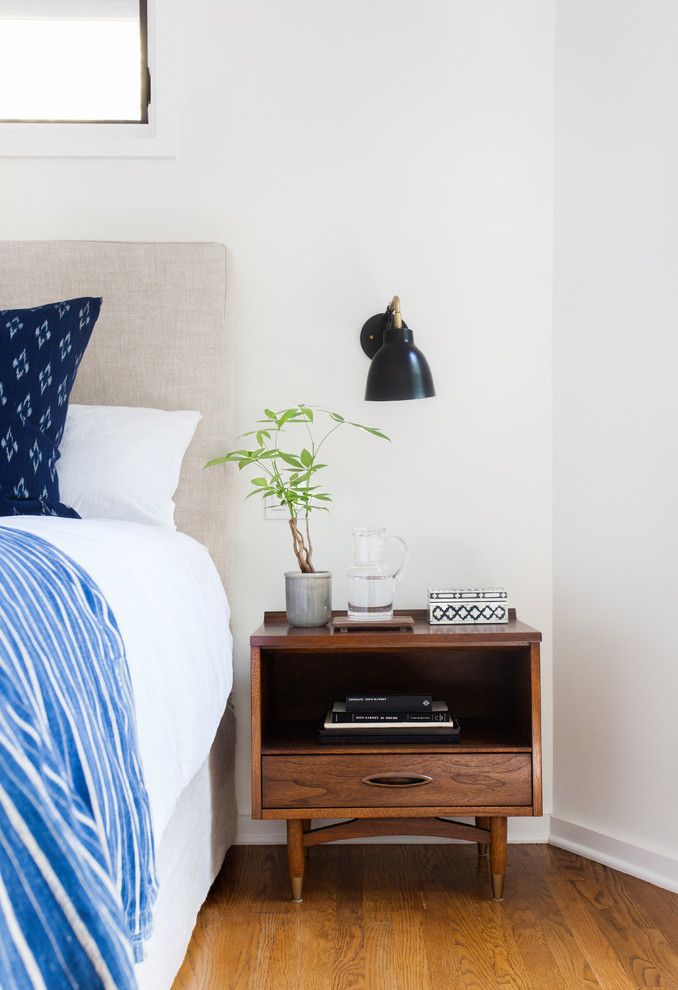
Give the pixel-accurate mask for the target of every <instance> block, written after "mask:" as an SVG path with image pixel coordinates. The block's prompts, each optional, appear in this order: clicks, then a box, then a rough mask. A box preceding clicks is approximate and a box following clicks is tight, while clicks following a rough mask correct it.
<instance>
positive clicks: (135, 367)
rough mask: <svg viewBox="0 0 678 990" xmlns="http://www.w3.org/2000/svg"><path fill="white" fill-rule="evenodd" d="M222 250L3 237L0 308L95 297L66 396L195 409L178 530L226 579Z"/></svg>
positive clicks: (228, 394)
mask: <svg viewBox="0 0 678 990" xmlns="http://www.w3.org/2000/svg"><path fill="white" fill-rule="evenodd" d="M229 260H230V256H229V253H228V251H227V249H226V248H225V247H224V246H223V245H221V244H211V243H204V244H200V243H197V244H191V243H169V244H168V243H135V242H111V241H5V242H0V309H9V308H13V307H29V306H39V305H42V304H44V303H50V302H58V301H60V300H62V299H69V298H73V297H76V296H83V295H92V296H102V297H103V305H102V308H101V315H100V317H99V320H98V321H97V324H96V326H95V328H94V332H93V334H92V338H91V340H90V343H89V346H88V348H87V351H86V352H85V356H84V358H83V361H82V364H81V366H80V369H79V371H78V377H77V379H76V382H75V387H74V389H73V392H72V395H71V401H73V402H80V403H87V404H92V405H124V406H148V407H152V408H156V409H197V410H199V411H200V412H201V413H202V417H203V418H202V420H201V422H200V423H199V425H198V429H197V431H196V435H195V437H194V439H193V442H192V443H191V446H190V448H189V450H188V452H187V454H186V457H185V459H184V465H183V469H182V474H181V480H180V482H179V488H178V489H177V493H176V495H175V502H176V512H175V520H176V524H177V527H178V529H180V530H183V531H184V532H186V533H188V534H189V535H190V536H193V537H195V538H196V539H197V540H199V541H200V542H201V543H204V544H205V545H206V546H207V547H208V549H209V551H210V553H211V555H212V558H213V560H214V562H215V564H216V565H217V568H218V569H219V572H220V574H221V576H222V579H223V581H224V584H225V585H226V588H227V590H230V587H229V585H230V557H231V539H230V525H229V522H230V491H229V477H230V472H228V471H220V470H219V469H218V468H209V469H208V470H207V471H204V470H203V465H204V464H205V462H206V461H207V460H209V459H210V458H212V457H217V456H218V455H219V454H223V453H225V452H226V451H227V450H229V449H231V446H232V441H233V430H232V410H233V403H232V389H231V382H232V359H231V341H230V333H229V325H228V308H229V307H228V293H227V288H228V276H229Z"/></svg>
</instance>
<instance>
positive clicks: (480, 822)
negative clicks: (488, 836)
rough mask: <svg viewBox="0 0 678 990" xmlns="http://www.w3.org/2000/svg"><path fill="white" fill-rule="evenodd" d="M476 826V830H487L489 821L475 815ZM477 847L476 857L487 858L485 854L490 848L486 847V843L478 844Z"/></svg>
mask: <svg viewBox="0 0 678 990" xmlns="http://www.w3.org/2000/svg"><path fill="white" fill-rule="evenodd" d="M476 826H477V827H478V828H489V827H490V819H489V818H481V817H479V816H478V815H476ZM477 846H478V855H479V856H487V854H488V852H489V849H490V847H489V846H488V844H487V842H478V843H477Z"/></svg>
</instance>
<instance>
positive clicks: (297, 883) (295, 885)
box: [290, 877, 304, 903]
mask: <svg viewBox="0 0 678 990" xmlns="http://www.w3.org/2000/svg"><path fill="white" fill-rule="evenodd" d="M303 882H304V878H303V877H290V883H291V884H292V900H293V901H295V902H297V903H299V901H302V900H303V897H302V896H301V887H302V884H303Z"/></svg>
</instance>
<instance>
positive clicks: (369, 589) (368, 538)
mask: <svg viewBox="0 0 678 990" xmlns="http://www.w3.org/2000/svg"><path fill="white" fill-rule="evenodd" d="M384 532H385V530H383V529H354V530H353V566H352V567H349V569H348V617H349V619H370V620H373V619H377V620H379V619H384V620H385V619H392V618H393V592H394V589H395V586H396V585H397V584H398V582H399V581H400V579H401V577H402V576H403V574H404V573H405V568H406V567H407V562H408V560H409V559H410V558H409V553H408V551H407V546H406V545H405V541H404V540H402V539H401V538H400V537H399V536H385V535H384ZM389 543H397V544H399V546H400V552H401V561H400V566H399V567H398V569H397V570H395V571H394V569H393V567H391V566H390V565H389V564H387V563H386V562H385V560H384V551H385V548H386V546H387V544H389Z"/></svg>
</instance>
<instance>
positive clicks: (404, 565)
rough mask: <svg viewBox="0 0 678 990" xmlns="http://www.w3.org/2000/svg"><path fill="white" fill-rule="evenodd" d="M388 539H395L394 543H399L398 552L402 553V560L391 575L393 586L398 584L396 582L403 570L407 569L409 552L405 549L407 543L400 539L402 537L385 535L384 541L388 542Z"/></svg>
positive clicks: (401, 575)
mask: <svg viewBox="0 0 678 990" xmlns="http://www.w3.org/2000/svg"><path fill="white" fill-rule="evenodd" d="M389 540H395V541H396V543H399V544H400V552H401V553H402V560H401V561H400V567H399V568H398V570H397V571H396V572H395V574H394V575H393V587H395V586H396V585H397V584H398V582H399V581H400V579H401V578H402V577H403V575H404V573H405V571H406V570H407V565H408V563H409V560H410V553H409V550H408V549H407V544H406V543H405V541H404V540H403V539H402V537H400V536H387V537H386V542H388V541H389Z"/></svg>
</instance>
